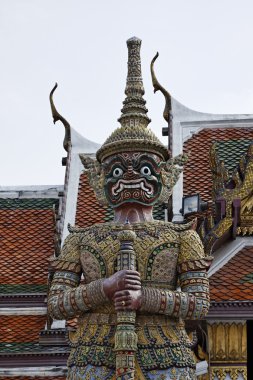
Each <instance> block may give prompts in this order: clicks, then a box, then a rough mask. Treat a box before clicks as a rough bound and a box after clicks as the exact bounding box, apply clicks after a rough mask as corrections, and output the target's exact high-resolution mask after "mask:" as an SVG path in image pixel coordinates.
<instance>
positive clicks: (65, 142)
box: [49, 83, 71, 152]
mask: <svg viewBox="0 0 253 380" xmlns="http://www.w3.org/2000/svg"><path fill="white" fill-rule="evenodd" d="M57 87H58V84H57V83H55V86H54V88H53V89H52V90H51V92H50V95H49V100H50V105H51V111H52V116H53V120H54V124H55V123H56V122H57V121H58V120H59V121H61V122H62V124H63V125H64V127H65V136H64V140H63V147H64V149H65V150H66V151H67V152H68V147H69V142H70V141H71V132H70V124H69V122H68V121H67V120H66V119H65V118H64V117H63V116H62V115H60V114H59V112H58V111H57V109H56V108H55V105H54V100H53V94H54V92H55V90H56V89H57Z"/></svg>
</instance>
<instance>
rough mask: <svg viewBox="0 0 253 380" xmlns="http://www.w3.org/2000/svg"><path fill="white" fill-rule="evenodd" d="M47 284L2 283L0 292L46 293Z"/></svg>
mask: <svg viewBox="0 0 253 380" xmlns="http://www.w3.org/2000/svg"><path fill="white" fill-rule="evenodd" d="M46 292H47V285H46V284H43V285H33V284H31V285H30V284H24V285H23V284H0V294H22V293H24V294H30V293H46Z"/></svg>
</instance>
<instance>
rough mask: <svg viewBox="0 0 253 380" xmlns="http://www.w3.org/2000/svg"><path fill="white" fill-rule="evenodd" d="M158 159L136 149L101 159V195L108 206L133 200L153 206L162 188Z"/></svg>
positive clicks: (159, 161) (159, 160) (159, 159)
mask: <svg viewBox="0 0 253 380" xmlns="http://www.w3.org/2000/svg"><path fill="white" fill-rule="evenodd" d="M160 166H161V158H159V156H157V155H156V154H145V153H140V152H129V153H119V154H117V155H113V156H110V157H108V158H107V159H106V160H105V161H104V162H103V169H104V176H105V183H104V188H105V195H106V198H107V200H108V202H109V204H110V205H111V206H112V207H118V206H120V205H122V204H123V203H127V202H135V203H139V204H142V205H149V206H150V205H153V204H154V203H155V202H156V201H157V199H158V198H159V196H160V194H161V190H162V182H161V168H160Z"/></svg>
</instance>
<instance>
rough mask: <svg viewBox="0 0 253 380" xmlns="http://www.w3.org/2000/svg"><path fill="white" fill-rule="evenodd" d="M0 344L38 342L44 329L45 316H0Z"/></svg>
mask: <svg viewBox="0 0 253 380" xmlns="http://www.w3.org/2000/svg"><path fill="white" fill-rule="evenodd" d="M0 324H1V331H0V343H17V342H18V343H28V342H38V340H39V333H40V331H41V330H42V329H43V328H44V327H45V324H46V316H45V315H17V316H16V315H15V316H13V315H8V316H7V315H2V316H1V317H0Z"/></svg>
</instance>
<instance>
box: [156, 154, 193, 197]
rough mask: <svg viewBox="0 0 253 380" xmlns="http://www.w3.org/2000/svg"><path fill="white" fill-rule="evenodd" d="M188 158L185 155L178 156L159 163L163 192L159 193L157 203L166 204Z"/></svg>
mask: <svg viewBox="0 0 253 380" xmlns="http://www.w3.org/2000/svg"><path fill="white" fill-rule="evenodd" d="M187 160H188V157H187V155H186V154H179V155H178V156H176V157H174V158H170V159H169V160H168V161H166V162H165V163H161V167H162V170H161V178H162V184H163V190H162V192H161V195H160V198H159V201H160V202H162V203H163V202H167V201H168V199H169V197H170V196H171V194H172V189H173V187H174V186H175V184H176V183H177V181H178V178H179V176H180V174H181V173H182V171H183V165H184V164H185V163H186V162H187Z"/></svg>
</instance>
